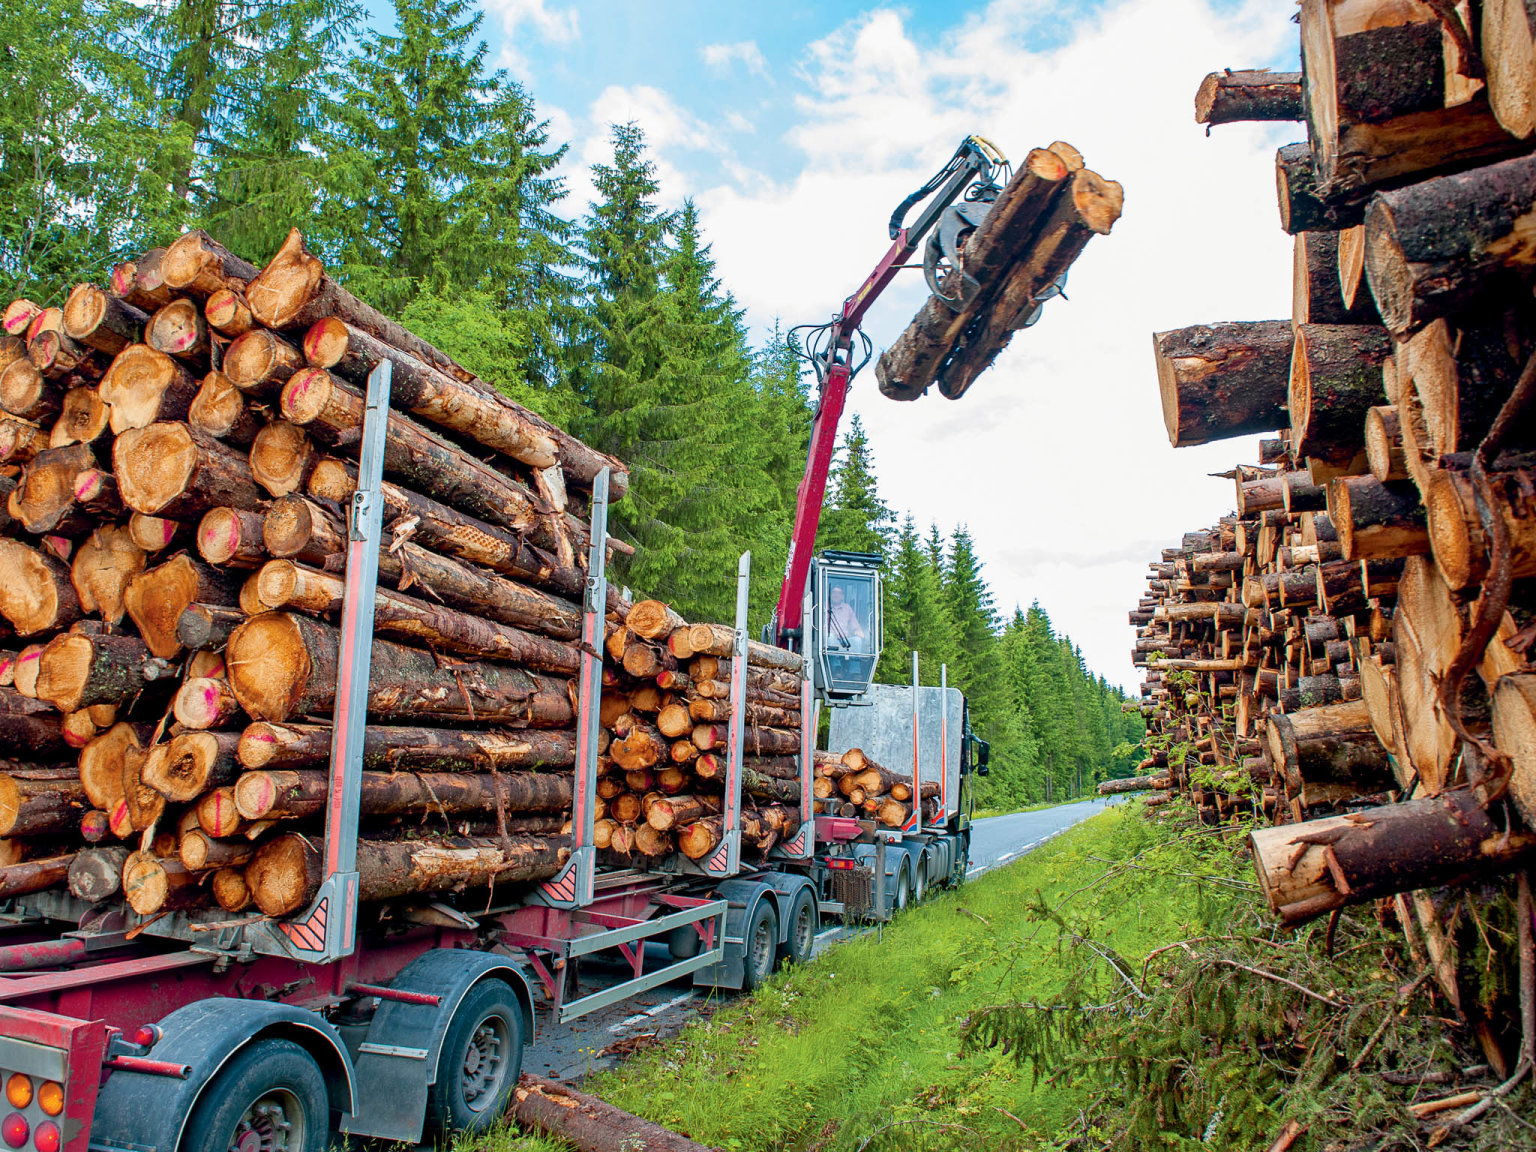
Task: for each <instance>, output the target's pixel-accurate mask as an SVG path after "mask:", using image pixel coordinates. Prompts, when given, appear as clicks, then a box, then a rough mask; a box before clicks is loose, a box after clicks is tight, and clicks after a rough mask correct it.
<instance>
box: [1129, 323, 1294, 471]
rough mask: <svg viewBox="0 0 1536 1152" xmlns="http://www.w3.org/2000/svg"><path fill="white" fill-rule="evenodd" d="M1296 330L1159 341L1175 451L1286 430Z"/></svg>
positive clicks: (1200, 332)
mask: <svg viewBox="0 0 1536 1152" xmlns="http://www.w3.org/2000/svg"><path fill="white" fill-rule="evenodd" d="M1292 343H1293V338H1292V333H1291V325H1290V324H1288V323H1287V322H1285V321H1283V320H1264V321H1251V322H1242V323H1233V324H1209V325H1197V326H1195V327H1193V328H1181V329H1178V330H1176V331H1172V332H1158V333H1156V334H1154V335H1153V337H1152V348H1153V353H1154V355H1155V357H1156V360H1157V380H1158V388H1159V390H1160V392H1161V394H1162V401H1163V423H1164V425H1165V426H1166V428H1167V429H1168V440H1169V443H1171V444H1172V445H1173V446H1174V447H1175V448H1183V447H1187V446H1189V445H1191V444H1205V443H1209V442H1210V441H1213V440H1223V439H1227V438H1228V437H1232V436H1244V435H1249V434H1251V433H1254V432H1267V431H1271V430H1273V429H1275V428H1281V427H1284V426H1285V425H1286V423H1287V417H1286V410H1285V405H1286V387H1287V381H1288V378H1289V371H1290V364H1291V348H1292Z"/></svg>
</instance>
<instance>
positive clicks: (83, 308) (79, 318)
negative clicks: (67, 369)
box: [64, 284, 149, 356]
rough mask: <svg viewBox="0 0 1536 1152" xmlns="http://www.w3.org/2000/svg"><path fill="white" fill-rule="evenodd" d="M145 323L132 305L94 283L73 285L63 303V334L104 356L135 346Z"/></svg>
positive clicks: (139, 312) (141, 315) (143, 317)
mask: <svg viewBox="0 0 1536 1152" xmlns="http://www.w3.org/2000/svg"><path fill="white" fill-rule="evenodd" d="M148 320H149V317H148V316H146V315H145V314H144V313H143V312H141V311H139V310H138V309H137V308H135V307H134V306H133V305H132V304H129V303H128V302H127V301H125V300H119V299H118V298H117V297H115V296H111V295H109V294H108V293H106V292H104V291H102V290H101V289H100V288H98V287H96V285H94V284H76V285H75V287H74V289H73V290H72V291H71V292H70V294H69V299H68V300H67V301H66V302H65V304H64V331H65V332H66V333H68V334H69V336H70V337H71V338H73V339H75V340H78V341H79V342H80V343H82V344H84V345H86V346H87V347H90V348H94V349H96V351H98V352H102V353H105V354H106V355H108V356H116V355H117V354H118V353H119V352H121V351H122V350H123V349H124V348H126V347H128V345H130V344H137V343H138V342H139V340H140V339H141V338H142V337H143V334H144V325H145V323H146V322H147V321H148Z"/></svg>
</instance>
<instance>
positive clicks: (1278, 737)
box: [1269, 700, 1392, 794]
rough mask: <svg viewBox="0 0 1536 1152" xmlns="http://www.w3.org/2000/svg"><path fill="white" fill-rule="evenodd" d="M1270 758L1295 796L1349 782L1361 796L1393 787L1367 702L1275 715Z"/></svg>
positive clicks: (1272, 722) (1272, 717)
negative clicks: (1311, 788) (1304, 787)
mask: <svg viewBox="0 0 1536 1152" xmlns="http://www.w3.org/2000/svg"><path fill="white" fill-rule="evenodd" d="M1269 759H1270V763H1272V764H1273V765H1274V766H1275V767H1276V769H1278V770H1279V771H1280V772H1282V773H1283V774H1284V776H1285V783H1286V787H1287V789H1288V790H1289V791H1290V792H1291V793H1292V794H1294V793H1296V792H1299V791H1300V790H1301V787H1302V785H1303V784H1348V785H1350V786H1351V787H1353V788H1355V789H1357V790H1358V791H1359V792H1360V793H1361V794H1369V793H1372V792H1378V791H1380V790H1382V789H1383V788H1387V787H1390V786H1391V785H1392V769H1391V766H1390V764H1389V763H1388V760H1387V750H1386V749H1385V748H1384V747H1383V746H1382V744H1381V742H1380V741H1379V740H1378V739H1377V738H1376V733H1375V729H1374V727H1373V726H1372V724H1371V715H1370V709H1369V708H1368V707H1367V706H1366V704H1365V701H1363V700H1351V701H1345V702H1340V703H1333V704H1325V705H1322V706H1321V707H1313V708H1303V709H1302V710H1300V711H1298V712H1292V713H1289V714H1286V715H1281V714H1278V713H1276V714H1273V715H1271V716H1270V717H1269Z"/></svg>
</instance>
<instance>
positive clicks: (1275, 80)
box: [1195, 68, 1305, 124]
mask: <svg viewBox="0 0 1536 1152" xmlns="http://www.w3.org/2000/svg"><path fill="white" fill-rule="evenodd" d="M1304 117H1305V113H1304V111H1303V110H1302V104H1301V73H1300V72H1271V71H1270V70H1269V69H1267V68H1257V69H1252V70H1249V71H1242V72H1234V71H1232V70H1231V69H1230V68H1228V69H1227V70H1226V71H1223V72H1212V73H1211V74H1210V75H1209V76H1207V77H1206V78H1205V79H1204V80H1202V81H1201V82H1200V87H1199V88H1198V89H1196V91H1195V123H1196V124H1236V123H1239V122H1242V121H1246V120H1301V119H1303V118H1304Z"/></svg>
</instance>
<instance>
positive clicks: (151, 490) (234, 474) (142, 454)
mask: <svg viewBox="0 0 1536 1152" xmlns="http://www.w3.org/2000/svg"><path fill="white" fill-rule="evenodd" d="M112 471H113V473H114V474H115V475H116V476H117V485H118V492H119V494H120V495H121V496H122V498H123V503H124V504H126V505H127V506H128V507H129V508H131V509H133V510H134V511H135V512H142V513H144V514H145V515H146V516H157V517H162V518H165V519H193V520H195V519H198V518H200V517H201V516H202V515H203V514H204V513H206V512H207V511H208V510H209V509H211V508H217V507H220V506H227V507H230V508H243V509H247V510H255V509H257V508H260V507H261V506H262V503H263V500H264V497H263V496H262V493H261V489H260V488H258V487H257V486H256V482H255V480H254V478H253V477H252V476H251V469H250V465H249V464H247V463H246V461H245V460H244V459H243V458H242V457H241V456H240V455H239V454H238V453H236V452H235V451H234V450H233V449H231V448H230V447H229V446H228V445H226V444H223V443H221V442H220V441H218V440H215V439H214V438H213V437H212V436H209V435H207V434H206V433H204V432H199V431H197V430H196V429H193V428H190V427H188V426H187V425H186V424H151V425H150V426H149V427H147V428H135V429H133V430H131V431H128V432H124V433H122V434H121V435H120V436H118V437H117V439H116V441H114V443H113V445H112Z"/></svg>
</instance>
